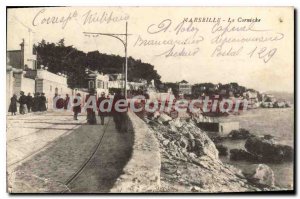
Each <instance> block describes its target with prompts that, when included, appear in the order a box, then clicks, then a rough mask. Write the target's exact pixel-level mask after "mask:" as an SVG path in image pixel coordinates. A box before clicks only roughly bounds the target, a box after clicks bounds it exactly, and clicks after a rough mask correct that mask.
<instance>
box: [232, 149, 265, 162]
mask: <svg viewBox="0 0 300 199" xmlns="http://www.w3.org/2000/svg"><path fill="white" fill-rule="evenodd" d="M230 159H231V160H234V161H240V160H245V161H250V162H256V161H258V160H259V159H260V157H259V156H256V155H254V154H252V153H249V152H248V151H245V150H243V149H231V150H230Z"/></svg>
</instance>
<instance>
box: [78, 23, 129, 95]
mask: <svg viewBox="0 0 300 199" xmlns="http://www.w3.org/2000/svg"><path fill="white" fill-rule="evenodd" d="M127 26H128V22H127V21H126V27H125V34H117V33H101V32H83V33H84V34H85V36H88V37H90V36H91V35H94V36H95V35H97V36H98V35H103V36H109V37H113V38H116V39H118V40H119V41H121V42H122V44H123V45H124V50H125V85H124V95H125V98H126V99H127V71H128V66H127V64H128V61H127V37H128V35H130V34H128V33H127ZM120 36H125V39H124V38H123V39H122V38H120Z"/></svg>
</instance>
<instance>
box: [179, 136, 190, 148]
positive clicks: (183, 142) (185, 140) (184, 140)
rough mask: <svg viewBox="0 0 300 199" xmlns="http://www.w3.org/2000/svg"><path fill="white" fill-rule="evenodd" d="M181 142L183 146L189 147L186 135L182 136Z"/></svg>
mask: <svg viewBox="0 0 300 199" xmlns="http://www.w3.org/2000/svg"><path fill="white" fill-rule="evenodd" d="M179 143H180V146H181V147H182V148H187V147H188V146H189V141H188V140H187V139H185V138H184V137H182V138H181V139H180V142H179Z"/></svg>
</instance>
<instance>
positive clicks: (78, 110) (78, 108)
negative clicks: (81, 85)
mask: <svg viewBox="0 0 300 199" xmlns="http://www.w3.org/2000/svg"><path fill="white" fill-rule="evenodd" d="M80 102H81V95H80V93H77V94H76V96H75V98H74V100H73V104H75V105H74V106H73V112H74V120H78V118H77V117H78V113H81V103H80ZM78 103H79V104H78Z"/></svg>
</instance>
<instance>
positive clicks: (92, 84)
mask: <svg viewBox="0 0 300 199" xmlns="http://www.w3.org/2000/svg"><path fill="white" fill-rule="evenodd" d="M88 79H89V82H88V85H89V89H95V91H96V93H97V97H99V96H100V95H101V93H102V92H104V93H105V95H108V93H109V89H108V88H109V75H104V74H102V73H101V74H99V73H98V72H93V73H89V74H88Z"/></svg>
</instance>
